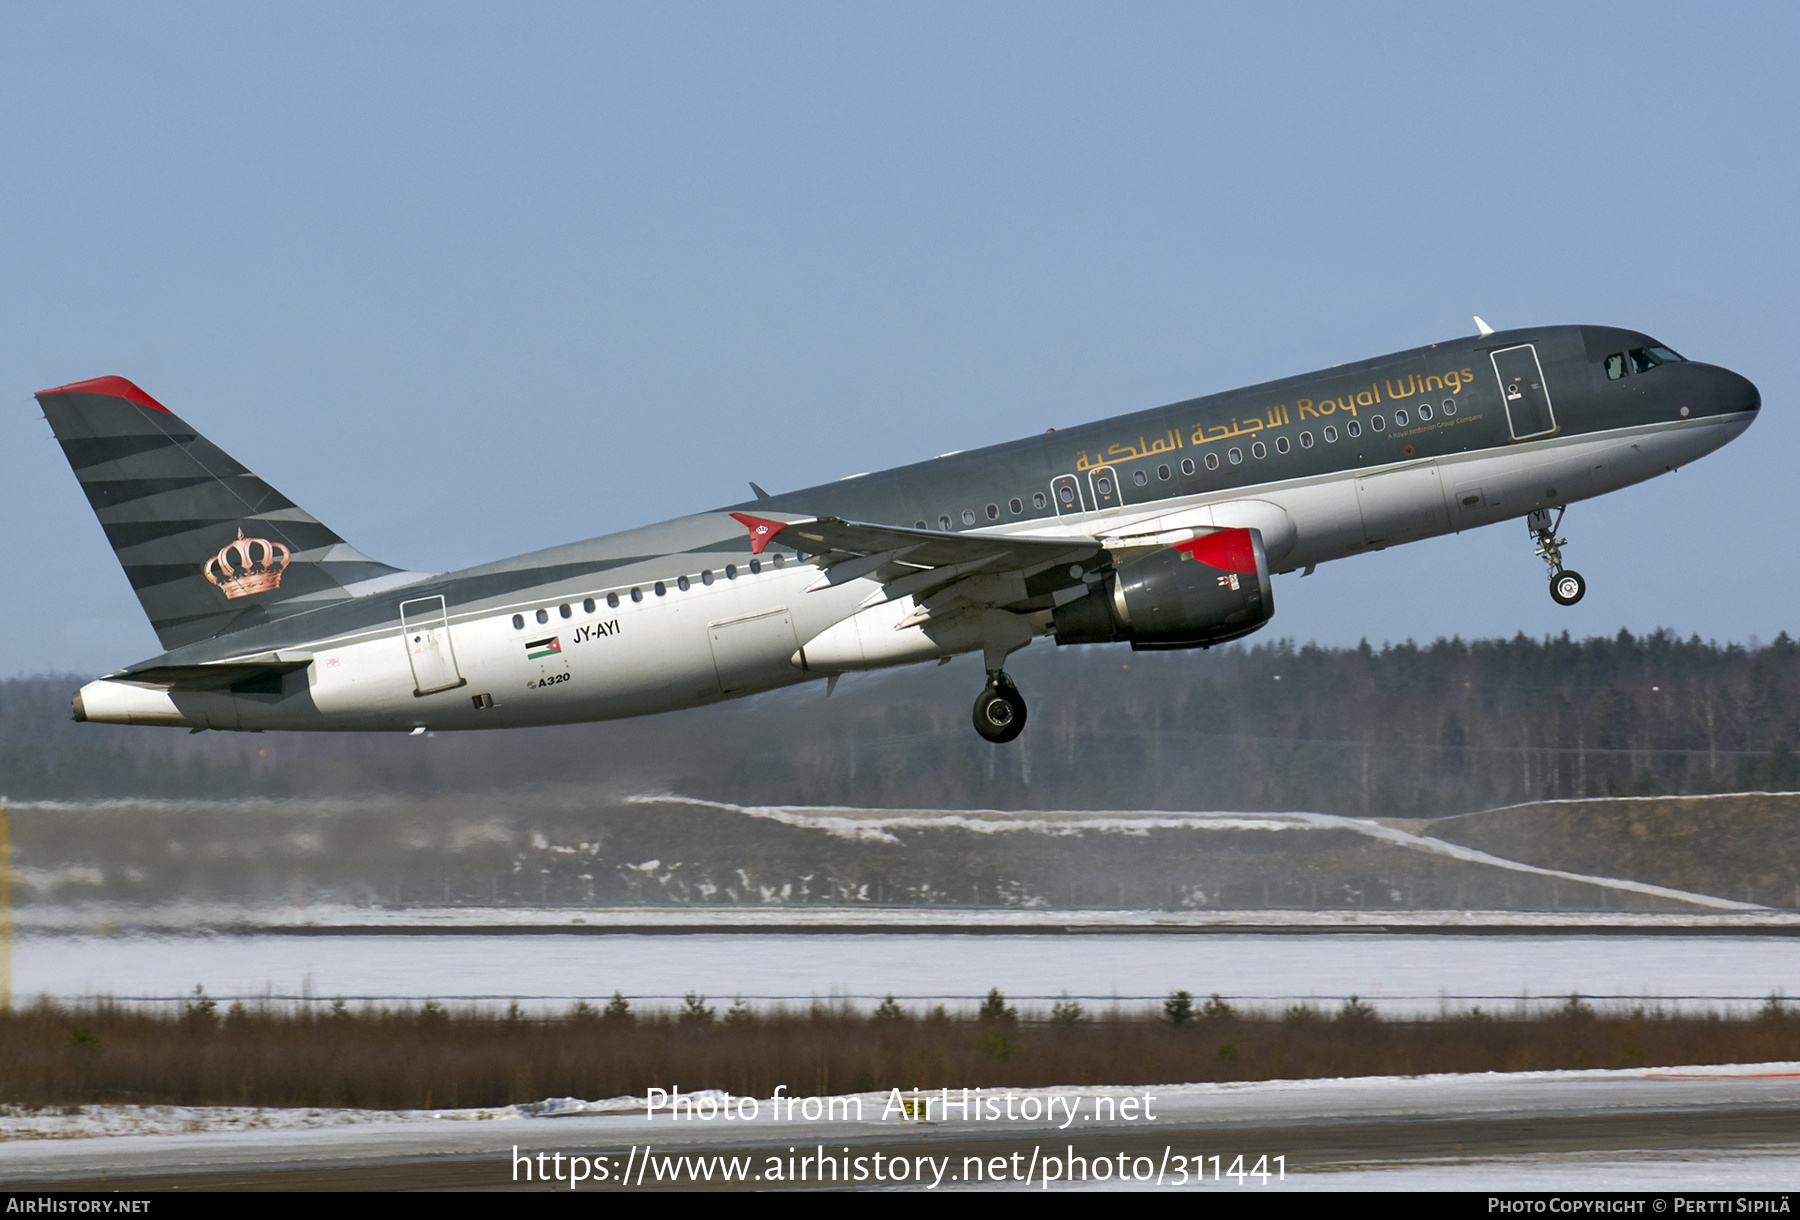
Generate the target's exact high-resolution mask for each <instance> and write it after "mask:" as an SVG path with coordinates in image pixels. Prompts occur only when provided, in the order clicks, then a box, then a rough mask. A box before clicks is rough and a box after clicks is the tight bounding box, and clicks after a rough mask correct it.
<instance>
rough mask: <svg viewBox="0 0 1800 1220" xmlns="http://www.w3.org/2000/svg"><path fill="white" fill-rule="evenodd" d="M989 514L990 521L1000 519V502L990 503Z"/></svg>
mask: <svg viewBox="0 0 1800 1220" xmlns="http://www.w3.org/2000/svg"><path fill="white" fill-rule="evenodd" d="M987 515H988V520H989V521H998V520H1000V506H999V505H998V504H990V505H988V506H987Z"/></svg>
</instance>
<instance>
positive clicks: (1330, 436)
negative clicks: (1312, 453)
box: [1325, 424, 1337, 445]
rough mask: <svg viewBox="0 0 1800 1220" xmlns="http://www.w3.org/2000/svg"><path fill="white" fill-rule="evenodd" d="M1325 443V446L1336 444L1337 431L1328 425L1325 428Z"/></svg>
mask: <svg viewBox="0 0 1800 1220" xmlns="http://www.w3.org/2000/svg"><path fill="white" fill-rule="evenodd" d="M1325 443H1326V444H1327V445H1335V444H1337V429H1336V428H1333V427H1331V426H1330V425H1329V424H1328V425H1326V427H1325Z"/></svg>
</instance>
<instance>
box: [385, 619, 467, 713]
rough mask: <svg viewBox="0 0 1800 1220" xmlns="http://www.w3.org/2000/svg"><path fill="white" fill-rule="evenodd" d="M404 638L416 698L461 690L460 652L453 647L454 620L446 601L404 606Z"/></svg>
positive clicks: (402, 630) (402, 629)
mask: <svg viewBox="0 0 1800 1220" xmlns="http://www.w3.org/2000/svg"><path fill="white" fill-rule="evenodd" d="M400 634H401V638H402V639H404V640H405V641H406V655H407V659H408V660H410V661H411V662H412V674H413V694H414V695H429V694H432V693H434V692H436V691H441V690H450V689H452V688H454V687H458V686H461V685H462V684H463V681H464V678H463V676H462V674H461V673H459V672H458V671H457V668H456V649H455V648H454V647H453V646H452V645H451V643H450V616H449V614H448V612H447V611H446V610H445V608H444V599H443V598H442V597H420V598H415V599H414V600H412V601H409V602H401V603H400Z"/></svg>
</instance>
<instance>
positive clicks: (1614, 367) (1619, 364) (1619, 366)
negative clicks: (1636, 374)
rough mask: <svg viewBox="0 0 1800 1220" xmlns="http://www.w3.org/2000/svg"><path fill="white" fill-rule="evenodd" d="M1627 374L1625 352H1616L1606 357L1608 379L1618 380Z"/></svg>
mask: <svg viewBox="0 0 1800 1220" xmlns="http://www.w3.org/2000/svg"><path fill="white" fill-rule="evenodd" d="M1624 375H1625V353H1624V352H1614V353H1613V354H1612V355H1610V356H1608V357H1607V358H1606V379H1607V380H1608V381H1617V380H1618V379H1619V378H1621V377H1623V376H1624Z"/></svg>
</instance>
